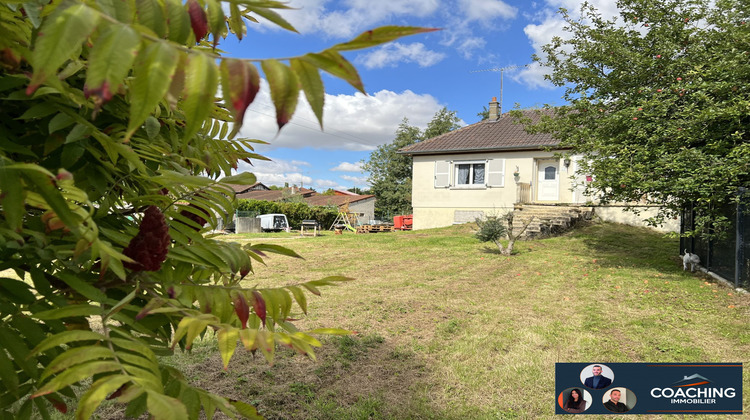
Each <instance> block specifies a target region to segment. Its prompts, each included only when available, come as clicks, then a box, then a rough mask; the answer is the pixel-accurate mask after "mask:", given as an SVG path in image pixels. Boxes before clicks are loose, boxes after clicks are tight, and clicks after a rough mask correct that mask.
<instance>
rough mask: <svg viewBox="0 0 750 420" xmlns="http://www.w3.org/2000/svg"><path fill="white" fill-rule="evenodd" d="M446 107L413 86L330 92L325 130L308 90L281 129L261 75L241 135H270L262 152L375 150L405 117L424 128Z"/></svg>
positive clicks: (391, 135) (260, 148)
mask: <svg viewBox="0 0 750 420" xmlns="http://www.w3.org/2000/svg"><path fill="white" fill-rule="evenodd" d="M442 107H443V105H442V104H440V103H439V102H438V101H437V99H435V98H434V97H433V96H431V95H428V94H417V93H414V92H412V91H410V90H406V91H403V92H401V93H396V92H392V91H389V90H381V91H379V92H375V93H373V94H371V95H363V94H361V93H359V92H357V93H355V94H354V95H343V94H342V95H326V96H325V107H324V117H323V118H324V121H323V125H324V131H321V130H320V125H319V124H318V122H317V119H316V118H315V115H314V114H313V112H312V110H311V109H310V106H309V105H308V104H307V101H306V100H305V98H304V95H302V94H300V100H299V105H298V106H297V111H296V112H295V114H294V117H293V118H292V120H291V121H290V122H289V123H288V124H287V125H286V126H284V128H283V129H282V130H281V132H280V133H278V134H277V127H276V117H275V111H274V107H273V105H272V104H271V98H270V94H269V89H268V83H267V82H266V81H265V80H261V91H260V92H259V93H258V96H257V97H256V98H255V101H254V102H253V103H252V104H251V105H250V107H249V108H248V111H247V112H246V113H245V120H244V124H243V126H242V129H241V131H240V135H241V136H243V137H249V138H256V139H260V140H265V141H268V142H269V143H270V145H259V146H258V147H257V148H256V149H257V150H259V151H261V153H268V151H269V150H273V149H274V148H276V147H288V148H303V147H312V148H316V149H332V150H351V151H369V150H374V149H375V148H376V147H377V146H379V145H381V144H386V143H390V142H391V141H393V137H394V133H395V132H396V129H397V128H398V125H399V124H400V123H401V120H403V118H404V117H406V118H408V119H409V123H410V124H411V125H414V126H417V127H420V128H424V127H426V126H427V123H428V122H430V120H431V119H432V117H433V115H434V114H435V113H436V112H437V111H439V110H440V109H441V108H442Z"/></svg>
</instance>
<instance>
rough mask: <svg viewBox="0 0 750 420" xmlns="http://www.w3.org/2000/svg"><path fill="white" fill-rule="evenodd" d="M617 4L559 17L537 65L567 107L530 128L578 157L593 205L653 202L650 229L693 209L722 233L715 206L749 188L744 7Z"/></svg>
mask: <svg viewBox="0 0 750 420" xmlns="http://www.w3.org/2000/svg"><path fill="white" fill-rule="evenodd" d="M617 4H618V6H619V10H620V12H619V16H617V17H615V18H613V19H609V20H608V19H605V18H603V17H602V16H601V14H600V13H599V12H598V11H597V10H595V9H594V8H593V7H591V6H590V5H584V6H583V7H582V9H581V14H580V17H578V18H574V17H572V16H571V15H570V14H569V13H568V12H567V11H565V10H561V11H560V13H561V15H562V17H563V18H564V19H565V21H566V23H567V30H568V31H569V33H570V37H569V38H565V39H563V38H555V39H553V41H552V42H551V43H550V44H548V45H546V46H545V47H544V48H543V51H544V54H543V55H542V56H541V57H536V61H538V62H540V63H542V64H543V65H545V66H548V67H549V68H551V70H552V73H551V75H550V76H549V80H551V81H552V82H553V83H554V84H555V85H557V86H562V87H565V95H564V99H566V100H567V102H568V105H567V106H563V107H559V108H557V109H556V113H555V116H554V118H553V119H551V120H549V119H548V120H545V121H544V122H543V123H542V124H540V125H539V126H537V127H536V129H538V130H544V131H549V132H554V133H555V134H556V136H558V138H559V139H560V140H561V146H563V147H570V148H572V150H573V152H574V153H581V154H583V155H584V156H585V159H584V160H582V161H581V164H582V168H581V171H582V172H584V173H587V174H594V179H593V182H592V183H591V184H590V185H589V186H588V187H589V191H590V192H595V193H596V194H597V195H598V196H601V197H602V199H603V200H604V201H622V202H639V201H641V200H644V201H646V202H648V203H652V204H658V205H660V206H662V207H661V208H660V210H659V214H658V216H657V217H655V218H654V219H652V220H651V222H652V223H660V222H662V221H663V220H664V219H665V218H672V217H675V216H676V215H677V214H678V212H679V210H680V209H681V208H682V206H683V205H685V204H686V203H688V202H694V203H695V204H696V206H697V210H698V213H699V215H700V217H699V218H698V219H697V220H696V222H697V226H696V232H702V233H705V232H707V231H708V230H709V228H718V229H721V228H722V227H723V226H724V225H725V223H726V218H724V217H723V216H722V215H720V214H718V213H717V209H719V208H720V207H721V206H722V205H724V204H725V203H732V202H736V200H737V193H738V189H739V188H740V187H747V186H748V185H750V164H748V162H750V130H749V128H750V84H749V83H747V81H748V80H750V24H749V22H750V3H748V2H747V1H740V0H717V1H712V0H692V1H684V0H665V1H658V2H657V1H650V0H620V1H618V2H617ZM694 233H695V232H694Z"/></svg>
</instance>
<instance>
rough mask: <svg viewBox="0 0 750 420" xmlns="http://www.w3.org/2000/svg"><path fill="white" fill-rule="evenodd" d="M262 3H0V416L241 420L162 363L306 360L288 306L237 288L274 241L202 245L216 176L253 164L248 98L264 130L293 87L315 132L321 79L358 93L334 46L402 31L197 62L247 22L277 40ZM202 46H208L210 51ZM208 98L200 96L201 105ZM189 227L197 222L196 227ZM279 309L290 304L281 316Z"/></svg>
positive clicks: (278, 294) (221, 205)
mask: <svg viewBox="0 0 750 420" xmlns="http://www.w3.org/2000/svg"><path fill="white" fill-rule="evenodd" d="M286 8H288V6H286V5H285V4H284V3H281V2H277V1H257V0H231V1H228V2H220V1H217V0H187V1H182V0H138V1H105V0H102V1H98V0H97V1H93V0H92V1H73V0H69V1H53V2H48V1H46V0H45V1H37V0H31V1H27V2H19V1H11V2H3V3H2V4H0V112H2V118H0V271H5V270H12V272H13V273H14V274H15V275H14V276H10V275H4V276H3V277H1V278H0V418H14V419H29V418H42V419H48V418H50V413H49V411H50V409H52V408H53V407H54V409H57V410H59V411H62V412H66V411H67V409H68V404H69V403H71V402H74V403H75V405H77V412H76V418H78V419H86V418H89V417H91V416H92V414H93V413H94V412H95V410H96V409H97V407H98V406H99V405H100V404H101V403H102V401H104V400H105V398H106V399H108V400H114V401H115V402H118V403H122V404H125V406H126V407H127V408H126V411H125V414H126V415H127V416H129V417H134V418H135V417H140V416H141V415H142V414H144V413H145V412H146V411H148V413H149V414H150V418H152V419H156V420H158V419H197V418H199V416H201V413H203V414H204V415H205V416H206V417H208V418H211V417H213V414H214V413H215V412H216V411H217V410H219V411H221V412H222V413H224V414H225V415H227V416H229V417H230V418H237V417H238V416H246V417H249V418H257V417H258V416H257V413H256V412H255V409H254V408H253V407H252V406H250V405H248V404H245V403H243V402H238V401H230V400H227V399H226V398H223V397H221V396H218V395H214V394H212V393H210V392H207V391H206V390H203V389H200V388H197V387H194V386H192V385H191V384H190V383H189V382H188V380H187V379H186V378H185V377H184V376H183V374H182V373H181V372H180V371H179V369H177V368H175V367H173V366H171V365H170V363H169V361H168V359H167V358H165V357H161V358H158V357H157V356H169V355H171V354H172V352H173V350H174V349H175V347H179V348H182V349H189V348H190V346H191V344H192V343H193V341H194V340H195V339H196V338H198V337H200V336H202V335H204V334H205V332H206V331H208V329H209V328H210V329H211V330H212V331H215V332H216V336H217V340H218V348H219V350H220V353H221V357H222V361H223V365H224V368H225V369H226V367H227V365H228V363H229V360H230V359H231V357H232V355H233V354H234V353H235V350H236V347H237V345H238V343H241V345H242V347H244V348H246V349H247V350H250V351H253V352H255V351H256V350H260V353H262V354H263V355H264V356H265V357H266V358H267V359H268V360H269V361H270V360H272V358H273V356H274V351H275V347H276V345H277V344H282V345H284V346H287V347H289V348H292V349H294V350H296V351H297V352H299V353H300V354H304V355H306V356H308V357H311V358H313V357H314V353H313V351H312V350H313V347H316V346H319V345H320V342H319V341H318V340H317V339H315V338H314V337H313V335H316V334H318V333H346V332H344V331H341V330H332V329H322V330H311V331H299V330H298V329H297V328H296V327H295V326H294V325H293V324H292V323H291V322H290V321H291V318H296V317H297V316H296V314H300V315H301V314H303V313H306V312H307V293H308V292H309V293H312V294H315V295H318V294H320V291H319V288H320V287H321V286H326V285H331V284H335V283H337V282H339V281H345V280H348V279H346V278H343V277H326V278H323V279H320V280H312V281H305V282H298V283H296V284H295V283H290V284H287V285H283V286H276V287H255V286H250V287H248V286H247V284H246V283H243V279H244V278H245V277H246V276H247V275H248V274H250V273H252V270H253V263H255V262H263V258H262V257H263V256H264V255H265V254H266V253H268V252H273V253H280V254H283V255H288V256H293V257H297V256H298V255H297V254H296V253H294V252H293V251H291V250H288V249H285V248H282V247H279V246H277V245H264V244H245V245H241V244H237V243H230V242H226V241H219V240H216V239H214V238H212V237H211V236H210V235H208V231H209V230H211V229H212V228H215V227H216V226H217V225H218V222H219V219H220V218H221V217H222V216H223V215H231V214H233V213H234V209H235V207H236V200H235V197H234V192H233V190H232V188H231V186H230V185H229V184H252V183H254V182H255V177H254V176H253V175H252V174H240V175H236V176H228V175H230V173H231V172H232V170H233V169H236V168H237V163H238V161H240V160H242V161H246V162H250V161H251V160H255V159H262V157H261V156H258V155H257V154H255V153H253V148H252V146H253V145H254V143H256V142H257V141H255V140H249V139H243V138H239V137H237V136H236V135H237V133H238V132H239V129H240V127H241V126H242V120H243V116H244V114H245V110H246V109H247V107H248V105H249V104H250V103H251V102H252V101H253V99H254V98H255V96H256V94H257V93H258V90H259V88H260V73H259V71H258V68H257V67H256V65H260V67H261V68H262V70H263V73H264V76H265V78H266V79H267V80H268V84H269V86H270V93H271V99H272V101H273V103H274V106H275V108H276V119H277V123H278V126H279V128H281V127H282V126H283V125H284V124H286V123H287V122H288V121H289V120H290V119H291V117H292V114H293V113H294V111H295V108H296V106H297V100H298V97H299V95H300V91H303V92H304V93H305V96H306V98H307V101H308V102H309V103H310V105H311V107H312V108H313V111H314V112H315V114H316V116H317V117H318V119H319V120H320V121H321V122H322V112H323V105H324V104H323V101H324V97H325V95H324V90H323V83H322V79H321V77H320V71H321V70H323V71H326V72H328V73H330V74H332V75H333V76H336V77H339V78H342V79H344V80H345V81H347V82H349V83H350V84H351V85H352V86H353V87H354V88H356V89H357V90H359V91H361V92H363V93H364V88H363V86H362V82H361V80H360V79H359V76H358V74H357V71H356V69H355V68H354V67H353V66H352V65H351V64H350V63H349V62H348V61H347V60H346V59H345V58H344V57H343V56H342V55H341V51H346V50H353V49H359V48H365V47H370V46H374V45H378V44H381V43H383V42H387V41H390V40H393V39H396V38H399V37H401V36H404V35H409V34H413V33H418V32H422V31H425V29H420V28H408V27H394V26H391V27H384V28H378V29H374V30H372V31H368V32H366V33H364V34H362V35H361V36H359V37H357V38H355V39H353V40H351V41H349V42H346V43H342V44H338V45H335V46H333V47H331V48H328V49H325V50H323V51H320V52H318V53H310V54H305V55H302V56H297V57H291V58H287V59H283V60H275V59H262V60H251V59H236V58H225V57H221V56H220V55H218V51H217V50H216V49H215V47H216V45H217V43H218V42H219V41H220V40H221V38H224V37H226V36H227V35H228V34H229V33H232V34H234V36H236V37H237V38H239V39H242V37H243V36H244V35H245V33H246V31H247V27H246V22H247V21H255V22H258V20H257V19H258V17H263V18H265V19H266V20H267V21H269V22H272V23H273V24H276V25H279V26H281V27H283V28H285V29H289V30H292V31H294V28H293V27H292V26H291V25H290V24H289V23H288V22H287V21H286V20H284V19H283V18H282V17H281V16H280V15H279V14H278V13H277V12H276V11H275V10H274V9H286ZM209 38H210V40H209ZM217 94H218V95H219V96H220V97H219V98H217V97H216V95H217ZM204 225H208V227H204ZM295 303H296V304H295Z"/></svg>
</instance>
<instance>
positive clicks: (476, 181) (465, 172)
mask: <svg viewBox="0 0 750 420" xmlns="http://www.w3.org/2000/svg"><path fill="white" fill-rule="evenodd" d="M455 166H456V186H461V185H484V163H457V164H456V165H455Z"/></svg>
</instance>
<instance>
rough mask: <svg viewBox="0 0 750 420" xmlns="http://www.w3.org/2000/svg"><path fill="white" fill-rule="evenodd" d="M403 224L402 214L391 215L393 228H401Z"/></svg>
mask: <svg viewBox="0 0 750 420" xmlns="http://www.w3.org/2000/svg"><path fill="white" fill-rule="evenodd" d="M403 226H404V216H393V228H394V229H396V230H401V228H402V227H403Z"/></svg>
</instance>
